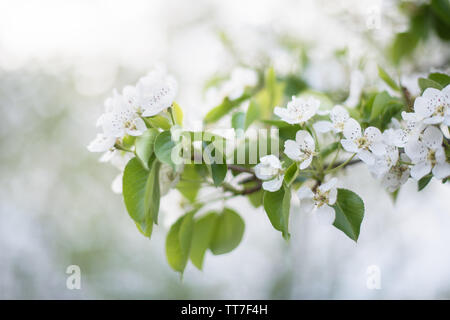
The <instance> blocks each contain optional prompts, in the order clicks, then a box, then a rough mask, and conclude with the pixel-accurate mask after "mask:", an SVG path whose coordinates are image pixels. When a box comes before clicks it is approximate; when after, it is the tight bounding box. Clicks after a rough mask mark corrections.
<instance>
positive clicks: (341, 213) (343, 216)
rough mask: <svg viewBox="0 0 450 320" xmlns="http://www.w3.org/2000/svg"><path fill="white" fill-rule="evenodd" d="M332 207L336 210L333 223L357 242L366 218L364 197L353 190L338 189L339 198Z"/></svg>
mask: <svg viewBox="0 0 450 320" xmlns="http://www.w3.org/2000/svg"><path fill="white" fill-rule="evenodd" d="M332 207H333V208H334V211H335V212H336V219H335V220H334V223H333V225H334V226H335V227H336V228H338V229H339V230H341V231H342V232H344V233H345V234H346V235H347V236H348V237H349V238H350V239H352V240H354V241H355V242H356V241H357V240H358V237H359V231H360V227H361V223H362V220H363V218H364V202H363V201H362V199H361V198H360V197H359V196H358V195H357V194H356V193H354V192H353V191H350V190H347V189H338V194H337V200H336V203H335V204H334V205H333V206H332Z"/></svg>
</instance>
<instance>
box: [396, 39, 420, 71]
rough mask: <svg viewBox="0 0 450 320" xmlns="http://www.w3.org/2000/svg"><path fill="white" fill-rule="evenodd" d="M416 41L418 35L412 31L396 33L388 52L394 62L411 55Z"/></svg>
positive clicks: (417, 40) (397, 62)
mask: <svg viewBox="0 0 450 320" xmlns="http://www.w3.org/2000/svg"><path fill="white" fill-rule="evenodd" d="M418 43H419V36H418V35H416V34H415V33H414V32H402V33H398V34H397V36H396V37H395V40H394V42H393V45H392V47H391V48H390V54H391V58H392V61H393V62H394V64H396V65H397V64H399V63H400V61H401V60H402V59H403V58H404V57H407V56H409V55H411V54H412V52H413V51H414V49H415V48H416V46H417V44H418Z"/></svg>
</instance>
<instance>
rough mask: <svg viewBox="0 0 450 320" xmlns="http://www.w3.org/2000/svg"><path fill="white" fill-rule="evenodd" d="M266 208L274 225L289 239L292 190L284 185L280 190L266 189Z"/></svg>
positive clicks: (264, 200)
mask: <svg viewBox="0 0 450 320" xmlns="http://www.w3.org/2000/svg"><path fill="white" fill-rule="evenodd" d="M263 203H264V210H265V211H266V213H267V216H268V217H269V220H270V223H272V226H273V227H274V228H275V229H276V230H278V231H281V233H282V234H283V237H284V238H285V239H289V236H290V235H289V211H290V208H291V190H290V189H289V188H286V187H283V188H281V189H280V190H278V191H275V192H269V191H264V197H263Z"/></svg>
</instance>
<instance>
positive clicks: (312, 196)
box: [297, 178, 338, 224]
mask: <svg viewBox="0 0 450 320" xmlns="http://www.w3.org/2000/svg"><path fill="white" fill-rule="evenodd" d="M337 181H338V180H337V178H332V179H331V180H330V181H328V182H327V183H324V184H322V185H320V186H318V187H317V188H316V190H315V191H312V190H311V189H310V188H308V187H306V186H303V187H301V188H300V189H299V190H298V191H297V195H298V198H299V199H300V206H301V207H302V206H303V207H305V208H306V209H307V210H308V211H309V209H311V210H315V211H316V214H317V217H318V219H319V221H320V222H322V223H324V224H332V223H333V221H334V219H335V212H334V209H333V208H332V207H331V206H332V205H333V204H335V203H336V199H337V189H336V184H337Z"/></svg>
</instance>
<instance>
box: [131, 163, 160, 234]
mask: <svg viewBox="0 0 450 320" xmlns="http://www.w3.org/2000/svg"><path fill="white" fill-rule="evenodd" d="M158 168H159V165H158V164H157V161H153V163H152V170H150V172H149V171H147V170H145V168H144V167H143V166H142V164H141V162H140V160H138V159H137V158H133V159H131V160H130V161H129V162H128V164H127V165H126V167H125V170H124V173H123V198H124V202H125V207H126V208H127V211H128V214H129V215H130V217H131V218H132V219H133V220H134V221H135V222H136V224H137V225H138V226H139V229H140V230H141V231H142V232H143V233H144V234H148V235H149V236H150V235H151V230H152V226H153V217H154V216H157V211H158V210H159V195H158V194H159V183H157V182H158V176H159V174H156V171H157V170H158ZM152 171H153V173H152ZM155 182H156V184H155ZM149 198H150V199H149Z"/></svg>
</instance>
